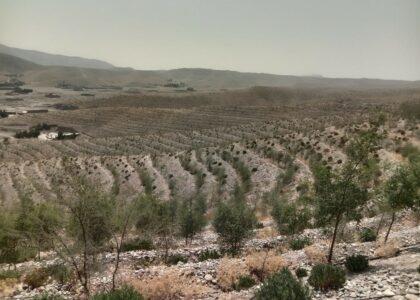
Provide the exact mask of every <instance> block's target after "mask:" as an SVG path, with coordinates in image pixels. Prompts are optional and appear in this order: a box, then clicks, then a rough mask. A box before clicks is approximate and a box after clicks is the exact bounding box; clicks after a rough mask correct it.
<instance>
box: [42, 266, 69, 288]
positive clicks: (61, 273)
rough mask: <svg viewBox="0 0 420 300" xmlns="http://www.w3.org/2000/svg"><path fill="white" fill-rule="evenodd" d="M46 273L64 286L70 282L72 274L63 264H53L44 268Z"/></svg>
mask: <svg viewBox="0 0 420 300" xmlns="http://www.w3.org/2000/svg"><path fill="white" fill-rule="evenodd" d="M45 271H46V273H47V274H48V275H49V276H51V277H52V278H53V279H54V280H56V281H57V282H58V283H60V284H65V283H67V282H69V281H70V280H71V277H72V272H71V269H70V268H69V267H67V266H66V265H64V264H55V265H51V266H48V267H46V268H45Z"/></svg>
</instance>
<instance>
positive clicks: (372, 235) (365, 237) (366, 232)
mask: <svg viewBox="0 0 420 300" xmlns="http://www.w3.org/2000/svg"><path fill="white" fill-rule="evenodd" d="M376 238H377V236H376V232H375V231H374V230H373V229H372V228H363V229H362V232H361V233H360V241H361V242H373V241H376Z"/></svg>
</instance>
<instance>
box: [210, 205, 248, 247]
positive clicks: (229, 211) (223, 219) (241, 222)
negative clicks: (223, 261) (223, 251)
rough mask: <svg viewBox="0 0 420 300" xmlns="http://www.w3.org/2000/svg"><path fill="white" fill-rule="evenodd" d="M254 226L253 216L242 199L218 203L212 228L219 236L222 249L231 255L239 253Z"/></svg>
mask: <svg viewBox="0 0 420 300" xmlns="http://www.w3.org/2000/svg"><path fill="white" fill-rule="evenodd" d="M255 225H256V217H255V214H254V212H253V211H252V210H251V209H250V208H249V207H248V206H247V205H246V203H245V201H244V200H242V199H231V200H230V201H229V203H219V205H218V206H217V208H216V212H215V216H214V220H213V227H214V228H215V230H216V232H217V234H218V235H219V240H220V243H221V245H222V247H223V248H227V250H229V251H230V252H231V253H232V254H237V253H238V252H239V250H240V249H241V247H242V245H243V242H244V240H245V239H246V238H248V237H250V236H251V234H252V230H253V229H254V227H255Z"/></svg>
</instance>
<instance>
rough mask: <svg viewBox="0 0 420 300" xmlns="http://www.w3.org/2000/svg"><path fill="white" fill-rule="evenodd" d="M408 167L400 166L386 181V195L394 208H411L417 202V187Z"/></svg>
mask: <svg viewBox="0 0 420 300" xmlns="http://www.w3.org/2000/svg"><path fill="white" fill-rule="evenodd" d="M416 184H418V183H416V182H415V179H414V178H413V176H412V174H411V173H410V170H409V169H408V168H407V167H400V168H399V169H398V170H397V171H396V172H395V173H394V174H393V175H392V176H391V178H389V180H388V181H387V182H386V186H385V195H386V198H387V201H388V205H389V206H390V208H391V209H392V210H394V211H395V210H400V209H403V208H411V207H413V206H414V204H415V199H416V196H417V187H416Z"/></svg>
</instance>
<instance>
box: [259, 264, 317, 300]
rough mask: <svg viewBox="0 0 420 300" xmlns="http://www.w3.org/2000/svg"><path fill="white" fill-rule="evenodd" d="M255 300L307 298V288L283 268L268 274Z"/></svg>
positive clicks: (299, 299)
mask: <svg viewBox="0 0 420 300" xmlns="http://www.w3.org/2000/svg"><path fill="white" fill-rule="evenodd" d="M255 299H257V300H272V299H277V300H309V299H311V296H310V293H309V289H308V288H307V287H306V286H303V285H302V284H301V283H300V282H299V281H298V280H297V279H295V278H294V277H293V275H292V273H291V272H290V271H289V270H288V269H287V268H283V269H282V270H281V271H279V272H278V273H275V274H274V275H272V276H270V277H269V278H268V279H267V280H266V281H265V282H264V283H263V284H262V286H261V288H260V289H259V290H258V291H257V293H256V295H255Z"/></svg>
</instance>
